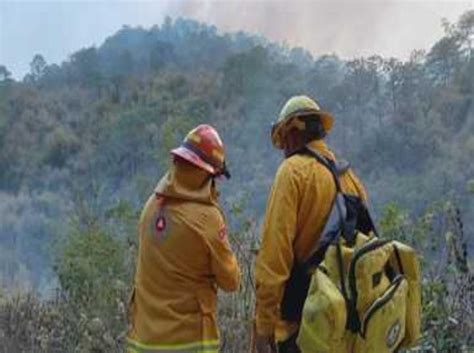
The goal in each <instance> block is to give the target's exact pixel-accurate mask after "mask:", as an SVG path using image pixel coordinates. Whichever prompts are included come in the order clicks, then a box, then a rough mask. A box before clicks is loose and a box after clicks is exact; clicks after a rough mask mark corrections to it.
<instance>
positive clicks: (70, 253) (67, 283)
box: [56, 226, 126, 309]
mask: <svg viewBox="0 0 474 353" xmlns="http://www.w3.org/2000/svg"><path fill="white" fill-rule="evenodd" d="M124 254H125V247H124V245H123V244H122V243H121V242H119V241H118V240H117V239H115V238H114V237H112V236H110V235H109V234H107V233H106V232H105V231H104V230H102V229H100V228H98V227H95V226H93V227H91V228H88V229H86V230H85V231H77V230H76V231H73V233H72V234H71V235H70V236H69V237H68V238H67V241H66V244H65V245H64V250H63V251H62V253H61V254H60V255H59V257H58V261H57V264H56V272H57V274H58V279H59V283H60V285H61V288H63V289H64V291H65V292H66V294H67V295H68V296H69V297H70V298H71V300H73V301H75V302H77V303H80V304H83V305H85V306H86V307H89V306H91V305H93V306H94V308H96V309H101V308H102V307H106V306H107V305H109V304H110V303H113V299H114V296H115V295H116V293H115V292H114V291H113V290H112V291H111V288H116V286H121V285H123V283H124V280H125V278H124V273H126V269H125V268H124V261H123V260H124ZM121 283H122V284H121Z"/></svg>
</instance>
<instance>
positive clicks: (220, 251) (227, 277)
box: [205, 211, 240, 292]
mask: <svg viewBox="0 0 474 353" xmlns="http://www.w3.org/2000/svg"><path fill="white" fill-rule="evenodd" d="M205 232H206V234H205V239H206V242H207V245H208V248H209V252H210V256H211V271H212V274H213V275H214V277H215V280H216V284H217V286H218V287H219V288H220V289H222V290H224V291H226V292H231V291H235V290H237V289H238V288H239V285H240V268H239V265H238V263H237V259H236V257H235V255H234V253H233V251H232V249H231V247H230V244H229V239H228V237H227V225H226V223H225V221H224V217H222V215H221V214H220V212H219V211H217V212H213V214H212V215H211V216H210V218H209V221H208V223H207V227H206V231H205Z"/></svg>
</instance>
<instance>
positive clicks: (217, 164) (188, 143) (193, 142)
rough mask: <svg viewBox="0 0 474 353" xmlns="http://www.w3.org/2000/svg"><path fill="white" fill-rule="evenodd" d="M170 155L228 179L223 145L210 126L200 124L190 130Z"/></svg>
mask: <svg viewBox="0 0 474 353" xmlns="http://www.w3.org/2000/svg"><path fill="white" fill-rule="evenodd" d="M171 154H172V155H173V156H177V157H180V158H182V159H184V160H185V161H187V162H189V163H191V164H193V165H195V166H196V167H198V168H201V169H203V170H205V171H206V172H208V173H210V174H212V175H214V176H218V175H225V176H226V177H227V178H229V177H230V174H229V172H228V170H227V167H226V163H225V151H224V144H223V143H222V140H221V138H220V137H219V134H218V133H217V131H216V129H214V128H213V127H212V126H211V125H207V124H202V125H198V126H197V127H195V128H194V129H192V130H191V131H190V132H189V133H188V134H187V135H186V137H185V139H184V141H183V143H182V144H181V146H179V147H178V148H175V149H173V150H171Z"/></svg>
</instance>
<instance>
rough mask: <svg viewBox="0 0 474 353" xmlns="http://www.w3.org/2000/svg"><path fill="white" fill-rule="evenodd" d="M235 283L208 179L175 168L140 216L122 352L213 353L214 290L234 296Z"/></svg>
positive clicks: (188, 168)
mask: <svg viewBox="0 0 474 353" xmlns="http://www.w3.org/2000/svg"><path fill="white" fill-rule="evenodd" d="M239 280H240V271H239V267H238V265H237V260H236V258H235V256H234V254H233V253H232V250H231V248H230V245H229V242H228V239H227V231H226V224H225V221H224V217H223V215H222V212H221V210H220V208H219V205H218V203H217V193H216V191H215V187H214V181H213V180H212V179H210V178H209V177H208V175H207V174H206V173H205V172H202V171H201V170H199V169H197V168H196V167H193V166H191V165H188V164H185V163H183V162H175V164H174V165H173V166H172V168H171V169H170V171H169V172H168V173H167V174H166V175H165V176H164V177H163V178H162V179H161V181H160V182H159V183H158V186H157V187H156V189H155V192H154V193H153V194H152V195H151V196H150V197H149V199H148V201H147V203H146V205H145V207H144V209H143V211H142V215H141V218H140V222H139V253H138V262H137V270H136V274H135V281H134V291H133V294H132V298H131V301H130V307H129V318H130V331H129V334H128V345H127V349H128V350H129V352H138V353H142V352H147V353H148V352H174V353H176V352H183V353H195V352H202V353H211V352H217V351H218V348H219V333H218V328H217V320H216V294H217V287H219V288H221V289H223V290H225V291H233V290H236V289H237V288H238V285H239Z"/></svg>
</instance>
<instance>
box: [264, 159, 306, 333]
mask: <svg viewBox="0 0 474 353" xmlns="http://www.w3.org/2000/svg"><path fill="white" fill-rule="evenodd" d="M299 196H300V195H299V191H298V183H297V180H296V175H295V171H294V170H292V169H291V166H290V165H288V164H287V163H285V162H284V163H283V164H282V165H281V166H280V168H279V170H278V172H277V174H276V176H275V180H274V182H273V186H272V189H271V191H270V196H269V199H268V203H267V210H266V214H265V218H264V223H263V227H262V236H261V246H260V251H259V254H258V256H257V260H256V264H255V281H256V286H257V294H256V326H257V334H259V335H264V336H271V335H273V333H274V329H275V324H276V322H277V320H278V318H279V316H280V315H279V308H280V302H281V300H282V298H283V291H284V285H285V283H286V281H287V279H288V277H289V276H290V272H291V267H292V265H293V258H294V253H293V241H294V239H295V236H296V232H297V213H298V204H299V201H298V200H299Z"/></svg>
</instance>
